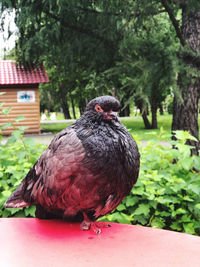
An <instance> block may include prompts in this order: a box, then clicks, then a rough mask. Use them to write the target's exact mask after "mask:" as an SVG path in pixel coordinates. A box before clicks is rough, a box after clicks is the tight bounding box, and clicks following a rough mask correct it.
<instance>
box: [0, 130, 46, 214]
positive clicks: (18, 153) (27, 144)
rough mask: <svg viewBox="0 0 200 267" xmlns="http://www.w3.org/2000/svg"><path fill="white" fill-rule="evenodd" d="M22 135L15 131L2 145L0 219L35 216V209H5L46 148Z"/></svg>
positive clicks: (0, 148)
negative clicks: (4, 205)
mask: <svg viewBox="0 0 200 267" xmlns="http://www.w3.org/2000/svg"><path fill="white" fill-rule="evenodd" d="M22 133H23V131H22V130H15V131H14V132H13V134H12V136H11V137H9V138H8V141H7V143H6V144H4V145H3V144H0V151H1V153H0V217H10V216H15V217H25V216H34V214H35V207H28V208H23V209H22V208H19V209H5V208H4V207H3V204H4V202H5V201H6V200H7V198H8V197H9V196H10V195H11V193H12V192H13V191H14V190H15V189H16V188H17V186H18V185H19V184H20V183H21V180H22V179H23V178H24V177H25V176H26V174H27V172H28V171H29V169H30V168H31V167H32V166H33V164H34V163H35V162H36V160H37V159H38V158H39V156H40V154H41V153H42V152H43V150H44V148H45V147H44V145H41V144H40V145H39V144H36V143H35V141H34V140H33V139H29V138H26V139H24V138H23V137H22Z"/></svg>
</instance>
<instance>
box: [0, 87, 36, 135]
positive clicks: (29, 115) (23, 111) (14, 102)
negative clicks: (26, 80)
mask: <svg viewBox="0 0 200 267" xmlns="http://www.w3.org/2000/svg"><path fill="white" fill-rule="evenodd" d="M19 91H26V92H28V91H34V92H35V93H34V94H33V95H34V96H35V99H34V102H32V101H33V99H32V101H30V102H28V103H23V101H24V100H23V95H22V96H21V99H22V100H21V99H20V93H18V92H19ZM0 92H5V94H3V95H0V103H4V105H3V106H2V107H0V125H2V124H5V123H8V122H9V121H11V122H13V123H14V126H15V127H16V126H27V127H28V129H27V130H25V133H40V104H39V91H38V87H33V88H29V87H24V86H23V87H22V88H0ZM28 94H29V93H28ZM19 101H21V102H19ZM9 107H12V110H11V111H10V113H9V115H8V116H6V115H4V114H2V113H1V109H4V108H9ZM17 116H24V117H25V120H23V121H19V122H15V118H16V117H17ZM13 130H14V128H13V127H9V128H7V129H6V130H3V131H2V133H3V135H10V134H11V132H12V131H13Z"/></svg>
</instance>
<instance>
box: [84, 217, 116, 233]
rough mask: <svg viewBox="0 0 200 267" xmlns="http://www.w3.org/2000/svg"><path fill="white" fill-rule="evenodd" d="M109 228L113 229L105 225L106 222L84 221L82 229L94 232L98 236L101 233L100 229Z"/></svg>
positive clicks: (107, 224)
mask: <svg viewBox="0 0 200 267" xmlns="http://www.w3.org/2000/svg"><path fill="white" fill-rule="evenodd" d="M107 227H111V225H110V224H109V223H105V222H90V221H86V220H84V221H82V223H81V225H80V228H81V230H83V231H86V230H89V229H91V230H93V231H94V232H95V233H96V234H100V233H101V229H100V228H107Z"/></svg>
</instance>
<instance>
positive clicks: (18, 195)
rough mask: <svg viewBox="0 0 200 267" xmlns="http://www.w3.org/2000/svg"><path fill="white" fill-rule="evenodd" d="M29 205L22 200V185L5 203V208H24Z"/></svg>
mask: <svg viewBox="0 0 200 267" xmlns="http://www.w3.org/2000/svg"><path fill="white" fill-rule="evenodd" d="M26 206H29V204H28V203H27V202H26V201H24V199H23V198H22V185H20V186H19V187H18V188H17V189H16V190H15V191H14V192H13V193H12V195H11V196H10V197H9V198H8V200H7V201H6V202H5V203H4V207H5V208H22V207H26Z"/></svg>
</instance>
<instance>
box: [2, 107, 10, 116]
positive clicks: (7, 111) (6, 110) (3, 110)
mask: <svg viewBox="0 0 200 267" xmlns="http://www.w3.org/2000/svg"><path fill="white" fill-rule="evenodd" d="M11 110H12V108H11V107H10V108H4V109H2V111H1V112H2V113H3V114H4V115H8V114H9V113H10V111H11Z"/></svg>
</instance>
